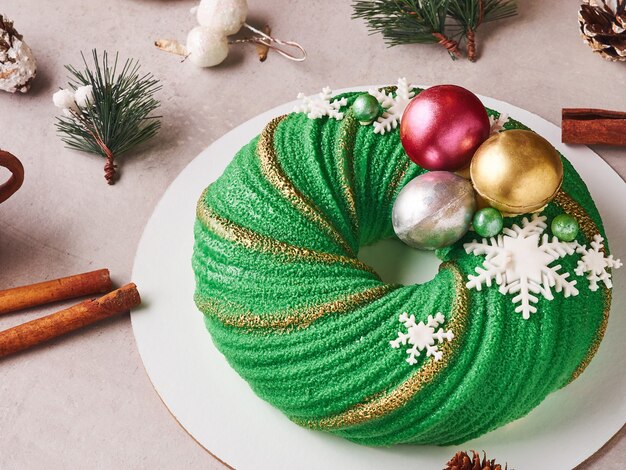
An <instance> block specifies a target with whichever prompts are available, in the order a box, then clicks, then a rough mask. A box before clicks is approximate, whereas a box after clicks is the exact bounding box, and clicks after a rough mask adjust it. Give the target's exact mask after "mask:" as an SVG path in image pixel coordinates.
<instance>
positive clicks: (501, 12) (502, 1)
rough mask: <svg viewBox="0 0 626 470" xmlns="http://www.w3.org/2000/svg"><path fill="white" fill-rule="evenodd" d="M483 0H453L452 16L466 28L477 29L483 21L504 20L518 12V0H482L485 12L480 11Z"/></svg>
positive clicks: (451, 6)
mask: <svg viewBox="0 0 626 470" xmlns="http://www.w3.org/2000/svg"><path fill="white" fill-rule="evenodd" d="M480 3H481V0H451V1H450V16H451V17H452V18H454V19H455V20H456V21H458V22H459V23H460V24H461V25H462V26H463V29H464V30H467V28H471V29H473V30H475V29H476V28H478V26H479V25H480V24H481V23H488V22H490V21H498V20H503V19H505V18H510V17H512V16H515V15H516V14H517V3H516V0H482V4H483V13H482V18H481V13H480Z"/></svg>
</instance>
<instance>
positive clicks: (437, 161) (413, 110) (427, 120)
mask: <svg viewBox="0 0 626 470" xmlns="http://www.w3.org/2000/svg"><path fill="white" fill-rule="evenodd" d="M489 130H490V125H489V116H487V111H485V107H484V106H483V104H482V103H481V102H480V100H479V99H478V97H477V96H476V95H475V94H474V93H472V92H471V91H469V90H466V89H465V88H462V87H460V86H456V85H439V86H434V87H431V88H428V89H426V90H424V91H422V92H421V93H420V94H419V95H417V96H416V97H415V98H413V99H412V100H411V102H410V103H409V105H408V106H407V108H406V110H405V111H404V114H403V116H402V121H401V123H400V139H401V140H402V146H403V147H404V150H405V151H406V153H407V154H408V156H409V158H410V159H411V160H413V161H414V162H415V163H417V164H418V165H419V166H421V167H422V168H426V169H427V170H445V171H456V170H460V169H462V168H465V167H467V166H468V165H469V163H470V161H471V159H472V156H473V155H474V152H476V149H478V147H479V146H480V144H482V143H483V142H484V141H485V140H486V139H487V138H488V137H489Z"/></svg>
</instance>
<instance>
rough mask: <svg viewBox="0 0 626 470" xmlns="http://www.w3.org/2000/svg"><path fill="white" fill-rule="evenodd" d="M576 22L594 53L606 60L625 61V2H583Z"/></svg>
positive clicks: (621, 0) (625, 0) (598, 0)
mask: <svg viewBox="0 0 626 470" xmlns="http://www.w3.org/2000/svg"><path fill="white" fill-rule="evenodd" d="M578 22H579V23H580V32H581V34H582V36H583V39H584V40H585V42H586V43H587V44H589V45H590V46H591V48H592V49H593V50H594V52H598V53H599V54H600V55H601V56H602V57H604V58H605V59H607V60H611V61H616V60H626V0H583V4H582V5H581V6H580V11H579V12H578Z"/></svg>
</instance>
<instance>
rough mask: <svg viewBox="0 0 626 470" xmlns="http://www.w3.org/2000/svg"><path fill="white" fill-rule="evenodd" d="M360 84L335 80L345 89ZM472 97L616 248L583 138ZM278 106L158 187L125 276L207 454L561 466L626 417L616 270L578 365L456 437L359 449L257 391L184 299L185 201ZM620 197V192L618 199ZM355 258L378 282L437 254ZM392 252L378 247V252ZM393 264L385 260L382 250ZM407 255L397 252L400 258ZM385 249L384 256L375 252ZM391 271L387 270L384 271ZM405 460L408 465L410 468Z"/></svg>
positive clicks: (624, 331)
mask: <svg viewBox="0 0 626 470" xmlns="http://www.w3.org/2000/svg"><path fill="white" fill-rule="evenodd" d="M357 89H364V88H363V87H360V88H353V89H346V90H341V91H352V90H357ZM481 99H482V101H483V103H484V104H485V105H486V106H488V107H490V108H493V109H496V110H498V111H503V112H506V113H508V114H509V116H511V117H512V118H514V119H517V120H519V121H521V122H523V123H525V124H527V125H528V126H530V127H531V128H533V129H534V130H535V131H537V132H539V133H540V134H541V135H543V136H544V137H546V138H547V139H548V140H550V141H551V142H552V144H553V145H554V146H555V147H557V148H558V149H559V150H560V151H561V152H562V153H563V154H564V155H566V156H567V158H568V159H569V160H570V161H571V162H572V163H573V165H574V166H575V167H576V169H577V170H578V171H579V172H580V173H581V175H582V176H583V178H584V179H585V181H586V182H587V184H588V186H589V188H590V191H591V194H592V195H593V197H594V199H595V201H596V203H597V205H598V207H599V209H600V212H601V214H602V217H603V218H604V222H605V225H606V231H607V233H608V236H609V240H610V241H611V242H612V245H611V247H612V251H613V252H614V253H615V255H616V256H617V257H620V256H621V257H622V258H624V257H626V256H625V255H626V250H625V247H626V238H625V237H624V235H625V234H626V223H625V222H624V220H625V218H624V215H623V214H624V207H623V201H626V185H625V184H624V182H623V181H622V179H621V178H620V177H619V176H618V175H617V174H616V173H615V172H614V171H613V170H612V169H611V168H610V167H609V166H608V165H607V164H606V163H604V161H603V160H602V159H601V158H600V157H598V156H597V155H596V154H595V153H593V152H592V151H591V150H589V149H588V148H587V147H568V146H565V145H563V144H561V143H560V129H559V128H558V127H557V126H555V125H553V124H551V123H549V122H547V121H545V120H544V119H542V118H540V117H538V116H536V115H534V114H531V113H529V112H527V111H524V110H522V109H519V108H516V107H514V106H511V105H510V104H507V103H503V102H501V101H497V100H494V99H490V98H485V97H481ZM293 106H294V103H288V104H285V105H283V106H279V107H277V108H275V109H273V110H271V111H268V112H266V113H263V114H261V115H259V116H257V117H255V118H254V119H251V120H250V121H248V122H246V123H245V124H242V125H241V126H239V127H237V128H236V129H233V130H232V131H231V132H229V133H228V134H226V135H225V136H224V137H222V138H221V139H219V140H217V141H216V142H215V143H214V144H213V145H211V146H210V147H209V148H207V149H206V150H205V151H204V152H202V153H201V154H200V155H199V156H198V157H197V158H196V159H195V160H194V161H192V162H191V163H190V164H189V166H187V168H185V170H183V172H182V173H181V174H180V175H179V176H178V178H176V180H175V181H174V182H173V183H172V185H171V186H170V187H169V188H168V190H167V191H166V193H165V195H164V196H163V198H162V199H161V201H160V202H159V204H158V205H157V207H156V209H155V211H154V214H153V215H152V218H151V219H150V221H149V222H148V224H147V226H146V229H145V231H144V233H143V236H142V238H141V242H140V244H139V248H138V251H137V256H136V259H135V265H134V269H133V280H134V281H135V282H136V283H137V284H138V286H139V289H140V291H141V294H142V297H143V299H144V308H142V309H140V310H137V311H135V312H133V313H132V317H131V318H132V324H133V330H134V332H135V338H136V340H137V347H138V348H139V352H140V353H141V357H142V359H143V362H144V364H145V367H146V370H147V372H148V375H149V376H150V379H151V380H152V383H153V384H154V387H155V389H156V391H157V393H158V394H159V395H160V396H161V398H162V400H163V402H164V403H165V404H166V406H167V407H168V408H169V410H170V412H171V413H172V415H173V416H174V417H175V418H176V419H177V420H178V422H180V423H181V424H182V426H183V427H184V428H185V429H186V430H187V431H188V432H189V434H190V435H191V436H193V438H194V439H195V440H196V441H198V442H199V443H200V444H201V445H202V446H204V447H205V448H206V449H207V450H209V451H210V452H211V453H212V454H214V455H215V456H217V457H219V458H220V459H221V460H223V461H224V462H227V463H228V464H229V465H231V466H233V467H235V468H237V469H260V468H272V469H278V468H299V469H306V468H311V469H319V468H325V469H332V468H359V469H361V470H364V469H378V468H402V467H403V466H407V465H408V466H409V467H410V468H420V469H440V468H442V467H443V466H444V464H445V462H446V461H447V460H448V459H449V458H450V457H451V456H452V455H453V454H454V452H455V451H456V450H458V449H460V448H463V449H478V450H481V449H485V450H486V451H487V452H488V455H489V457H491V458H496V459H497V460H498V461H499V462H505V461H506V462H508V464H509V468H511V467H513V468H533V469H553V470H556V469H571V468H573V467H575V466H576V465H577V464H579V463H580V462H582V461H583V460H585V459H586V458H587V457H589V456H590V455H592V454H593V453H594V452H596V451H597V450H598V449H599V448H600V447H601V446H602V445H603V444H604V443H605V442H606V441H607V440H608V439H609V438H610V437H611V436H612V435H613V434H615V433H616V432H617V431H618V430H619V429H620V428H621V427H622V425H623V424H624V422H625V421H626V400H625V398H624V397H625V396H626V374H624V367H623V364H624V361H623V356H624V352H625V350H624V346H623V344H624V342H623V338H624V337H625V336H626V317H625V316H624V315H623V312H624V310H625V309H624V307H625V301H624V299H625V295H624V290H623V287H624V285H625V282H624V280H625V275H626V269H622V270H619V271H615V274H614V282H615V285H616V286H617V288H616V289H615V290H614V299H613V308H612V312H613V313H612V315H611V317H610V321H609V326H608V330H607V333H606V337H605V339H604V341H603V343H602V346H601V347H600V350H599V352H598V354H597V356H596V358H595V359H594V360H593V362H592V363H591V365H590V366H589V367H588V368H587V370H586V372H585V373H584V374H583V375H582V376H581V377H580V378H579V379H578V380H576V381H575V382H574V383H572V384H571V385H569V386H568V387H566V388H564V389H562V390H559V391H558V392H556V393H554V394H552V395H550V396H549V397H548V398H547V399H546V400H545V401H544V402H543V403H542V404H541V405H540V406H539V407H537V408H536V409H535V410H533V411H532V412H531V413H530V414H529V415H528V416H526V417H525V418H523V419H520V420H518V421H515V422H513V423H510V424H508V425H507V426H504V427H502V428H500V429H497V430H495V431H493V432H491V433H489V434H487V435H485V436H483V437H480V438H479V439H476V440H474V441H470V442H467V443H465V444H464V445H462V446H458V447H448V448H445V447H434V446H397V447H393V448H383V449H381V448H367V447H363V446H359V445H357V444H353V443H350V442H348V441H346V440H343V439H341V438H337V437H334V436H331V435H327V434H324V433H321V432H314V431H308V430H305V429H302V428H299V427H298V426H296V425H295V424H293V423H292V422H291V421H289V420H288V419H287V418H286V417H284V416H283V415H282V414H281V413H280V412H279V411H277V410H276V409H274V408H272V407H271V406H270V405H268V404H267V403H265V402H264V401H262V400H261V399H259V398H257V397H256V396H255V395H254V394H253V393H252V391H251V390H250V388H249V387H248V385H247V384H246V383H245V382H244V381H243V380H242V379H241V378H240V377H239V376H238V375H237V374H236V373H235V372H234V371H233V370H232V369H231V368H230V367H229V366H228V364H227V362H226V360H225V359H224V357H223V356H222V355H221V354H220V353H219V352H218V351H217V350H216V349H215V347H214V346H213V343H212V342H211V339H210V337H209V334H208V333H207V331H206V330H205V328H204V324H203V321H202V315H201V314H200V313H199V312H198V311H197V310H196V307H195V305H194V302H193V293H194V276H193V272H192V269H191V255H192V248H193V223H194V218H195V207H196V201H197V199H198V197H199V196H200V193H201V192H202V190H203V189H204V188H205V187H206V186H207V185H208V184H209V183H211V182H212V181H214V180H215V179H216V178H218V177H219V176H220V175H221V173H222V171H223V170H224V168H225V167H226V165H227V164H228V163H229V162H230V160H231V158H232V157H233V155H234V154H235V153H236V152H237V150H238V149H239V148H240V147H241V146H242V145H243V144H244V143H246V142H248V141H249V140H250V139H251V138H253V137H254V136H255V135H257V134H258V133H259V132H260V131H261V130H262V129H263V127H264V125H265V124H266V123H267V122H268V121H269V120H270V119H271V118H273V117H275V116H278V115H280V114H285V113H288V112H290V111H291V110H292V109H293ZM620 201H622V202H620ZM383 248H384V249H383V250H381V249H380V246H379V247H378V248H373V249H370V250H368V251H367V252H366V254H365V255H364V259H366V260H367V261H368V262H371V263H372V264H373V265H374V266H375V267H376V268H378V269H379V270H380V271H381V273H382V274H383V279H385V277H387V279H385V280H386V281H389V280H396V281H399V282H405V283H407V282H415V281H419V280H423V279H425V278H426V279H428V278H429V277H431V276H432V274H433V273H434V272H435V269H436V265H437V261H436V260H435V259H434V256H432V255H424V254H420V253H418V252H416V251H415V250H410V249H408V248H404V247H403V246H402V245H400V244H399V243H395V244H394V243H393V242H386V243H385V245H383ZM385 250H391V251H390V252H387V253H386V256H383V257H381V256H379V254H380V253H382V252H385ZM389 253H392V254H393V257H394V258H395V259H396V260H403V261H402V266H403V269H401V270H398V269H397V264H394V270H390V269H386V266H387V268H388V267H389V266H391V264H390V263H392V262H393V261H392V260H391V258H392V257H391V256H389ZM407 257H408V258H407ZM383 258H385V259H387V261H386V266H385V262H382V261H381V259H383ZM394 271H396V272H397V271H399V272H397V274H396V275H395V279H390V278H389V277H388V276H387V275H386V274H385V273H387V272H394ZM409 467H407V468H409Z"/></svg>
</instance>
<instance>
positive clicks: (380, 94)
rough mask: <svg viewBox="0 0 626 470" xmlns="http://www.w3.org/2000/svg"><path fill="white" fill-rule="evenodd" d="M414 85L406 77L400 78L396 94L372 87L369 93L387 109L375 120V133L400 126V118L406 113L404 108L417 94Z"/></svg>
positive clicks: (382, 132)
mask: <svg viewBox="0 0 626 470" xmlns="http://www.w3.org/2000/svg"><path fill="white" fill-rule="evenodd" d="M412 90H413V85H411V84H410V83H409V82H408V81H407V79H406V78H400V79H398V86H397V89H396V94H395V96H394V95H393V94H392V93H387V92H385V91H384V90H378V89H376V88H372V89H370V90H369V92H368V93H369V94H370V95H372V96H373V97H374V98H376V99H377V100H378V103H380V105H381V106H382V108H383V109H384V110H385V111H384V112H383V114H382V115H381V116H379V118H378V119H377V120H376V121H374V133H376V134H384V133H385V132H389V131H391V129H395V128H396V127H398V124H399V123H400V119H402V115H403V114H404V110H405V109H406V107H407V106H408V105H409V101H411V98H413V97H414V96H415V92H414V91H412Z"/></svg>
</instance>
